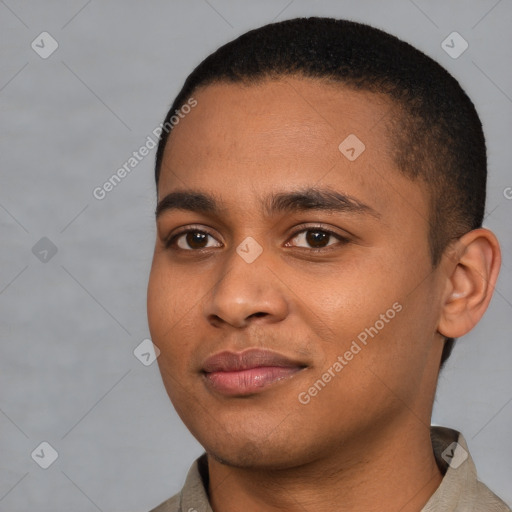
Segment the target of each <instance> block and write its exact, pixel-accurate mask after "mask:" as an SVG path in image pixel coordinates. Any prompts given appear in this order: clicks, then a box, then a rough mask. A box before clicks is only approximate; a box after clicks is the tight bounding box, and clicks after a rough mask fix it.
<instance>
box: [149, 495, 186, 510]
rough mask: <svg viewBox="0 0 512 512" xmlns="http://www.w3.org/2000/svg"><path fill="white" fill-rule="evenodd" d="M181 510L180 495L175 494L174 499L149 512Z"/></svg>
mask: <svg viewBox="0 0 512 512" xmlns="http://www.w3.org/2000/svg"><path fill="white" fill-rule="evenodd" d="M179 509H180V493H177V494H175V495H174V496H173V497H172V498H169V499H168V500H165V501H164V502H162V503H160V505H158V506H157V507H155V508H153V509H151V510H150V511H149V512H178V511H179Z"/></svg>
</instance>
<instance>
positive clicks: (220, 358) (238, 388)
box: [202, 349, 306, 396]
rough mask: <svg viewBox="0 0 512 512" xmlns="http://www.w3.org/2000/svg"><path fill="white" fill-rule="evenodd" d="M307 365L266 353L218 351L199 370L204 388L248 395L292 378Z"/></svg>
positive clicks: (236, 394) (272, 353)
mask: <svg viewBox="0 0 512 512" xmlns="http://www.w3.org/2000/svg"><path fill="white" fill-rule="evenodd" d="M305 367H306V365H304V364H302V363H300V362H297V361H293V360H291V359H289V358H287V357H285V356H283V355H281V354H278V353H276V352H272V351H269V350H261V349H249V350H246V351H244V352H228V351H226V352H219V353H217V354H214V355H213V356H211V357H209V358H208V359H207V360H206V361H205V363H204V365H203V369H202V374H203V377H204V379H205V383H206V385H207V386H208V387H209V388H211V389H212V390H215V391H217V392H219V393H221V394H223V395H227V396H247V395H252V394H255V393H260V392H262V391H264V390H265V389H267V388H268V387H269V386H271V385H273V384H275V383H277V382H279V381H282V380H284V379H290V378H292V377H293V376H294V375H295V374H296V373H298V372H300V371H301V370H303V369H304V368H305Z"/></svg>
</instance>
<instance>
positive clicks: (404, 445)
mask: <svg viewBox="0 0 512 512" xmlns="http://www.w3.org/2000/svg"><path fill="white" fill-rule="evenodd" d="M347 446H350V447H349V448H347ZM208 465H209V475H210V484H209V494H210V503H211V506H212V509H213V510H214V512H235V511H240V510H243V511H244V512H263V511H268V512H274V511H276V512H277V511H279V512H286V511H296V510H298V509H302V510H312V509H313V508H314V510H315V512H324V511H325V512H327V511H329V512H331V511H332V510H338V511H340V512H344V511H351V512H359V511H365V512H372V511H379V512H380V511H381V510H400V512H419V511H421V509H422V508H423V506H424V505H425V503H426V502H427V501H428V499H429V498H430V496H432V494H433V493H434V492H435V490H436V489H437V487H438V486H439V484H440V483H441V480H442V475H441V473H440V471H439V469H438V467H437V464H436V461H435V458H434V454H433V450H432V444H431V440H430V430H429V428H428V427H427V426H426V425H425V424H423V423H421V422H419V421H418V418H416V417H414V416H413V417H412V418H409V422H408V423H406V422H404V421H403V418H402V423H401V425H400V428H397V425H394V426H393V427H392V428H389V429H387V431H386V432H381V433H380V434H379V435H376V434H375V433H373V432H372V433H371V434H370V435H368V433H367V434H366V435H365V436H361V439H359V440H355V441H354V442H351V443H346V444H345V445H344V446H343V448H342V449H339V450H332V452H331V453H330V454H329V456H328V457H322V458H318V459H317V460H314V461H312V462H308V463H307V464H304V465H300V466H296V467H293V468H287V469H280V470H268V469H264V470H262V469H260V468H238V467H231V466H227V465H225V464H222V463H220V462H218V461H216V460H215V459H213V458H212V457H211V456H208Z"/></svg>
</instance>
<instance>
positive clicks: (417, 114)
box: [155, 17, 487, 367]
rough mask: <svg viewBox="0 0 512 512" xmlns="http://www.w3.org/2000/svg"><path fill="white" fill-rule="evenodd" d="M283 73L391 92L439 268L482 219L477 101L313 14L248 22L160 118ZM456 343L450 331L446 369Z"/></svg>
mask: <svg viewBox="0 0 512 512" xmlns="http://www.w3.org/2000/svg"><path fill="white" fill-rule="evenodd" d="M286 76H300V77H307V78H313V79H317V80H322V81H324V82H326V83H330V84H332V83H334V84H341V85H342V86H343V87H348V88H351V89H354V90H361V91H369V92H374V93H377V94H384V95H386V96H387V97H388V98H390V99H391V100H392V102H391V103H392V105H393V109H392V110H393V113H392V115H390V116H389V118H388V119H387V120H386V128H387V131H388V132H387V133H388V135H389V136H390V140H392V141H393V143H392V148H391V150H392V154H393V157H394V161H395V163H396V165H397V167H398V169H399V170H400V171H401V172H402V173H403V174H404V175H406V176H408V177H409V178H410V179H412V180H422V181H423V182H424V183H425V184H426V188H427V190H428V192H429V197H430V213H429V219H428V220H429V226H430V228H429V246H430V252H431V260H432V266H433V268H435V267H436V266H437V265H438V263H439V261H440V260H441V256H442V254H443V252H444V250H445V249H446V247H447V246H448V245H449V244H450V242H452V241H454V240H456V239H457V238H459V237H460V236H462V235H463V234H464V233H466V232H468V231H470V230H472V229H476V228H478V227H481V225H482V221H483V216H484V210H485V196H486V181H487V157H486V147H485V138H484V134H483V130H482V124H481V122H480V119H479V117H478V114H477V112H476V109H475V107H474V105H473V103H472V101H471V100H470V99H469V97H468V96H467V95H466V93H465V92H464V90H463V89H462V87H461V86H460V85H459V83H458V82H457V80H456V79H455V78H454V77H453V76H452V75H450V74H449V73H448V72H447V71H446V70H445V69H444V68H443V67H442V66H440V65H439V64H438V63H437V62H435V61H434V60H433V59H431V58H430V57H428V56H427V55H425V54H424V53H422V52H421V51H419V50H417V49H416V48H414V47H413V46H411V45H410V44H408V43H406V42H404V41H402V40H400V39H398V38H397V37H395V36H393V35H390V34H388V33H386V32H384V31H382V30H380V29H377V28H374V27H371V26H369V25H366V24H362V23H358V22H354V21H349V20H341V19H333V18H318V17H312V18H296V19H291V20H286V21H282V22H278V23H272V24H269V25H265V26H263V27H260V28H257V29H254V30H251V31H249V32H247V33H245V34H243V35H241V36H239V37H238V38H237V39H235V40H233V41H231V42H229V43H227V44H225V45H223V46H221V47H220V48H219V49H218V50H217V51H215V52H214V53H212V54H211V55H209V56H208V57H207V58H206V59H204V60H203V61H202V62H201V63H200V64H199V65H198V66H197V67H196V68H195V69H194V70H193V71H192V73H191V74H190V75H189V76H188V78H187V79H186V81H185V83H184V85H183V87H182V89H181V91H180V92H179V94H178V95H177V97H176V99H175V100H174V103H173V104H172V107H171V109H170V110H169V112H168V114H167V116H166V118H165V121H164V123H169V122H170V120H171V117H172V116H173V115H174V112H175V111H176V110H179V109H180V108H181V107H182V106H183V105H184V104H185V103H186V102H187V100H188V99H189V98H190V97H191V95H192V93H193V92H194V91H196V90H197V89H198V88H200V87H205V86H208V85H211V84H214V83H226V82H227V83H242V84H247V85H251V84H256V83H260V82H262V81H264V80H272V79H280V78H283V77H286ZM170 131H171V130H169V131H163V132H162V133H161V136H160V141H159V144H158V149H157V154H156V167H155V181H156V184H157V187H158V179H159V175H160V168H161V164H162V158H163V153H164V148H165V144H166V142H167V139H168V137H169V134H170ZM425 307H429V305H428V304H425ZM454 342H455V340H454V339H453V338H446V341H445V345H444V349H443V354H442V358H441V367H442V366H443V365H444V363H445V361H446V359H447V358H448V357H449V355H450V353H451V351H452V348H453V345H454Z"/></svg>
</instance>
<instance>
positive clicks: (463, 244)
mask: <svg viewBox="0 0 512 512" xmlns="http://www.w3.org/2000/svg"><path fill="white" fill-rule="evenodd" d="M454 255H456V256H455V257H454ZM446 258H447V261H446V262H445V264H446V265H447V268H448V269H449V275H448V276H447V281H446V294H445V298H444V303H443V304H442V309H441V315H440V318H439V324H438V328H437V330H438V332H439V333H441V334H442V335H443V336H446V337H448V338H459V337H460V336H462V335H464V334H466V333H467V332H469V331H470V330H471V329H472V328H473V327H474V326H475V325H476V324H477V323H478V322H479V320H480V319H481V318H482V316H483V314H484V312H485V310H486V309H487V307H488V305H489V302H490V300H491V297H492V294H493V292H494V287H495V285H496V280H497V278H498V273H499V269H500V265H501V251H500V246H499V243H498V240H497V239H496V236H495V235H494V233H492V231H489V230H488V229H485V228H479V229H475V230H472V231H470V232H468V233H466V234H465V235H464V236H462V237H461V238H459V240H458V241H457V244H456V247H455V250H453V248H452V250H451V251H450V254H449V255H447V256H446ZM454 258H455V259H454Z"/></svg>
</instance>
